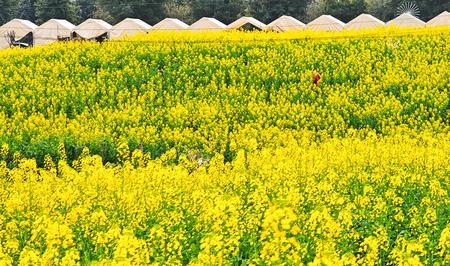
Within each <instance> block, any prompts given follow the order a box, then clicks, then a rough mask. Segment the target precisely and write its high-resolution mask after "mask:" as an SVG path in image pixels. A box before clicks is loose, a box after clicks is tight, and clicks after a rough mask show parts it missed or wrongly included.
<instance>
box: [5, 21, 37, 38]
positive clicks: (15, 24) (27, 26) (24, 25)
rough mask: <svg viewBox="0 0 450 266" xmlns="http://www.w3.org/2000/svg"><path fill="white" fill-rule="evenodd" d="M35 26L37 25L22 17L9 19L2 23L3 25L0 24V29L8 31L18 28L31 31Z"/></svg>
mask: <svg viewBox="0 0 450 266" xmlns="http://www.w3.org/2000/svg"><path fill="white" fill-rule="evenodd" d="M37 27H38V26H37V25H36V24H34V23H33V22H31V21H28V20H24V19H13V20H11V21H9V22H8V23H6V24H4V25H3V26H1V27H0V30H1V29H3V30H4V31H9V30H14V29H17V28H20V29H22V30H29V32H32V31H34V30H35V29H36V28H37ZM25 35H26V34H25Z"/></svg>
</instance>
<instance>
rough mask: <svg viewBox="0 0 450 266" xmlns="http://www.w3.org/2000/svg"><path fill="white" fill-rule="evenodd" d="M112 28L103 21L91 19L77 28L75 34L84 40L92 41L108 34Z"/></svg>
mask: <svg viewBox="0 0 450 266" xmlns="http://www.w3.org/2000/svg"><path fill="white" fill-rule="evenodd" d="M111 28H112V26H111V25H109V24H108V23H107V22H105V21H103V20H101V19H91V18H90V19H88V20H86V21H85V22H83V23H81V24H80V25H78V26H76V27H75V29H74V32H75V33H76V34H77V35H78V36H80V37H81V38H83V39H86V40H91V39H95V38H97V37H100V36H102V35H104V34H106V33H108V32H109V30H111Z"/></svg>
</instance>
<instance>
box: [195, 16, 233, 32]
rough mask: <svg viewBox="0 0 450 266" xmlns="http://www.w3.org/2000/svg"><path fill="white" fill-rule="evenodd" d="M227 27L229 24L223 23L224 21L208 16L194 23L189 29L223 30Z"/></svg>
mask: <svg viewBox="0 0 450 266" xmlns="http://www.w3.org/2000/svg"><path fill="white" fill-rule="evenodd" d="M226 27H227V25H225V24H223V23H222V22H220V21H218V20H217V19H215V18H206V17H203V18H201V19H199V20H197V21H196V22H194V24H192V25H191V26H190V27H189V29H191V30H195V31H203V30H223V29H225V28H226Z"/></svg>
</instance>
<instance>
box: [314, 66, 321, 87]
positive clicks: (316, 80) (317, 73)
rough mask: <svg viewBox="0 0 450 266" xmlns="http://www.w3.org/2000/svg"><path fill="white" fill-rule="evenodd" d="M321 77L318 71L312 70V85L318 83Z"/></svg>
mask: <svg viewBox="0 0 450 266" xmlns="http://www.w3.org/2000/svg"><path fill="white" fill-rule="evenodd" d="M321 78H322V77H321V76H320V73H319V71H317V70H314V72H313V74H312V82H313V84H314V85H316V86H317V87H318V86H319V85H320V79H321Z"/></svg>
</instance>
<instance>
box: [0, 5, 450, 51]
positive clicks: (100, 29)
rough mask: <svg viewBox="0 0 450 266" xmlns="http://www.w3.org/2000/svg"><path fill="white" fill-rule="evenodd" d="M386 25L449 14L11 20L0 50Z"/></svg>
mask: <svg viewBox="0 0 450 266" xmlns="http://www.w3.org/2000/svg"><path fill="white" fill-rule="evenodd" d="M390 25H395V26H400V27H405V26H406V27H424V26H450V13H449V12H447V11H444V12H443V13H441V14H439V15H438V16H436V17H435V18H433V19H431V20H430V21H428V22H427V23H425V22H423V21H421V20H420V19H418V18H416V17H414V16H412V15H410V14H409V13H404V14H402V15H400V16H398V17H396V18H394V19H393V20H391V21H389V22H387V23H385V22H383V21H381V20H379V19H377V18H375V17H373V16H372V15H369V14H361V15H359V16H358V17H356V18H355V19H353V20H352V21H350V22H348V23H347V24H345V23H344V22H342V21H340V20H338V19H336V18H334V17H332V16H330V15H322V16H320V17H318V18H316V19H315V20H313V21H311V22H310V23H308V24H304V23H302V22H300V21H299V20H297V19H295V18H293V17H290V16H281V17H280V18H278V19H276V20H275V21H273V22H271V23H270V24H268V25H265V24H264V23H262V22H260V21H258V20H257V19H255V18H252V17H242V18H239V19H238V20H236V21H234V22H233V23H231V24H230V25H228V26H227V25H225V24H223V23H222V22H220V21H218V20H217V19H214V18H206V17H205V18H201V19H200V20H198V21H197V22H195V23H193V24H192V25H191V26H189V25H187V24H186V23H184V22H182V21H180V20H178V19H174V18H166V19H164V20H162V21H161V22H159V23H157V24H156V25H154V26H153V27H152V26H150V25H149V24H147V23H145V22H143V21H142V20H139V19H131V18H127V19H125V20H123V21H121V22H119V23H118V24H117V25H115V26H111V25H110V24H108V23H107V22H105V21H103V20H99V19H88V20H86V21H85V22H83V23H81V24H80V25H78V26H75V25H73V24H72V23H70V22H68V21H66V20H61V19H51V20H49V21H47V22H45V23H44V24H42V25H41V26H37V25H35V24H34V23H32V22H30V21H27V20H21V19H14V20H12V21H10V22H8V23H6V24H5V25H3V26H1V27H0V48H5V47H8V46H9V43H8V40H7V38H6V35H7V33H8V32H12V31H13V32H14V34H15V39H16V40H20V39H22V38H23V37H24V36H27V35H28V34H32V39H33V44H34V45H42V44H47V43H51V42H54V41H57V40H60V39H64V38H81V39H96V38H99V37H101V36H104V37H108V38H112V39H114V38H119V37H122V36H124V35H133V34H136V33H140V32H144V33H148V32H150V31H171V30H172V31H179V30H192V31H207V30H227V29H228V30H232V29H239V28H242V27H247V26H249V27H251V28H255V29H260V30H274V31H287V30H299V29H307V28H308V29H311V30H318V31H320V30H322V31H333V30H336V31H339V30H343V29H368V28H374V27H383V26H390Z"/></svg>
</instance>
